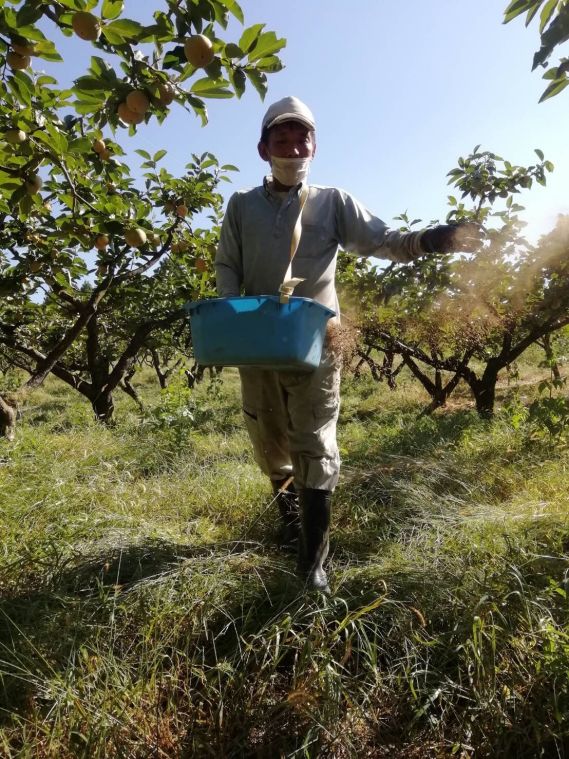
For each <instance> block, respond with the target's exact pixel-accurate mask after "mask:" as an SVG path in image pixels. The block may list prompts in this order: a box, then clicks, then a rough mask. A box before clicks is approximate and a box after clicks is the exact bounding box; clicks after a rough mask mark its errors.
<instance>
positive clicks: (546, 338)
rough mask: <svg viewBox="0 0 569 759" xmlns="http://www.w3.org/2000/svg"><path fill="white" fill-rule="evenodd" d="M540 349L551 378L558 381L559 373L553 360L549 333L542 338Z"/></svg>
mask: <svg viewBox="0 0 569 759" xmlns="http://www.w3.org/2000/svg"><path fill="white" fill-rule="evenodd" d="M542 348H543V350H544V352H545V357H546V359H547V363H548V364H549V368H550V369H551V372H552V374H553V378H554V379H556V380H560V379H561V372H560V371H559V365H558V363H557V361H556V360H555V353H554V352H553V348H552V346H551V335H550V334H549V333H548V334H546V335H544V336H543V342H542Z"/></svg>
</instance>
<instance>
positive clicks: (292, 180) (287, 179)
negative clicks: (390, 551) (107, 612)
mask: <svg viewBox="0 0 569 759" xmlns="http://www.w3.org/2000/svg"><path fill="white" fill-rule="evenodd" d="M311 161H312V158H277V157H276V156H274V155H272V156H271V169H272V172H273V177H274V178H275V179H277V180H278V181H279V182H280V183H281V184H284V185H286V187H294V186H295V185H297V184H299V183H300V182H304V181H305V179H306V177H307V176H308V171H309V169H310V163H311Z"/></svg>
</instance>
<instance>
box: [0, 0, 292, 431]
mask: <svg viewBox="0 0 569 759" xmlns="http://www.w3.org/2000/svg"><path fill="white" fill-rule="evenodd" d="M157 5H159V6H160V7H158V8H157V10H156V11H155V12H154V14H153V17H152V20H151V23H146V24H145V23H141V22H140V21H138V20H136V19H132V18H126V17H125V16H124V15H123V6H124V3H123V2H122V0H103V2H97V0H59V1H54V2H49V1H47V0H46V1H45V2H44V1H40V0H22V1H20V2H10V3H7V2H4V0H0V77H1V79H0V86H1V88H2V103H1V105H0V221H1V222H2V227H1V230H0V344H2V345H3V346H4V351H5V355H6V356H8V357H11V358H12V359H13V360H14V364H15V365H18V366H21V367H22V368H24V369H25V370H26V371H27V372H28V373H29V375H30V377H29V379H28V380H27V382H26V385H25V387H24V388H22V392H25V391H27V390H29V389H31V388H33V387H36V386H37V385H39V384H40V383H41V382H43V380H44V379H45V377H46V376H47V375H48V374H49V373H50V372H53V373H55V374H56V375H57V376H59V377H61V378H62V379H64V380H65V381H67V382H69V384H70V385H72V386H73V387H75V388H76V389H77V390H79V391H80V392H83V393H84V394H85V395H86V396H87V397H88V398H89V400H90V401H91V403H92V404H93V408H94V410H95V413H96V414H97V417H98V418H100V419H104V420H109V419H110V418H111V417H112V392H113V390H114V389H115V388H116V387H119V386H121V382H123V379H124V377H125V376H128V372H129V371H131V369H132V363H133V361H134V357H135V356H136V353H137V351H139V350H141V349H142V347H143V346H144V342H145V340H147V339H148V337H149V335H150V334H151V333H152V331H153V330H154V329H158V328H161V329H164V328H165V327H166V326H167V325H168V324H171V323H173V322H174V321H175V320H176V319H179V318H181V316H182V314H183V311H182V308H181V305H182V300H183V298H184V297H191V295H192V292H196V293H198V294H199V293H200V292H203V293H206V292H207V291H208V288H209V289H211V286H210V285H211V282H210V280H211V268H210V269H209V270H208V272H204V271H200V269H199V267H200V264H199V263H198V261H199V262H205V261H206V259H207V255H204V251H205V253H206V254H207V250H211V246H212V245H213V244H214V242H215V225H216V224H217V221H218V219H219V211H220V202H221V198H220V195H219V193H218V191H217V186H218V183H219V181H221V180H224V179H227V178H228V177H227V172H228V171H231V170H233V169H234V168H235V167H232V166H221V167H220V166H219V165H218V162H217V160H216V159H215V157H214V156H213V155H211V154H209V153H208V154H204V155H202V156H194V158H193V160H192V162H191V163H190V164H188V166H186V167H185V172H184V173H183V174H182V175H181V176H179V177H175V176H173V175H172V174H170V173H169V172H168V171H166V170H165V169H164V168H163V167H161V166H160V165H159V164H160V161H161V159H162V158H163V157H164V155H165V153H166V151H165V150H157V151H156V152H155V153H154V154H153V155H150V154H148V153H145V152H144V151H138V152H139V153H140V154H141V157H142V159H143V163H142V167H141V168H142V170H143V171H144V175H143V177H142V180H141V181H140V182H136V181H135V180H134V178H133V176H132V173H131V166H130V159H129V160H127V159H126V152H125V148H126V143H127V138H128V136H129V135H133V134H134V133H135V132H136V130H137V129H144V127H145V124H147V123H148V122H150V121H151V120H154V119H155V120H156V121H158V122H162V121H163V120H164V119H165V118H167V116H168V113H169V112H170V110H171V108H173V107H174V106H176V105H178V106H181V107H183V108H185V109H186V110H187V111H188V112H189V113H190V114H192V115H195V116H197V117H198V119H199V120H200V122H201V124H205V123H206V122H207V111H206V107H205V99H206V98H211V97H213V98H228V97H232V96H234V95H236V96H237V97H240V96H241V95H242V94H243V92H244V90H245V87H246V83H247V82H249V83H250V84H252V85H253V87H254V88H255V89H256V90H257V91H258V92H259V94H260V95H261V97H263V96H264V94H265V91H266V87H267V74H268V73H270V72H275V71H278V70H279V69H280V68H281V62H280V60H279V58H278V57H277V55H276V54H277V53H278V51H279V50H280V49H281V48H282V47H283V46H284V44H285V40H283V39H278V38H277V36H276V35H275V33H274V32H272V31H266V30H265V28H264V25H263V24H255V25H253V26H250V27H248V28H245V30H244V31H243V33H242V35H241V36H240V38H239V39H238V40H236V41H225V40H223V39H222V38H221V37H219V36H218V33H219V32H220V31H221V33H223V30H224V29H226V27H227V24H228V20H229V16H230V15H233V16H234V17H235V18H236V19H237V20H238V21H240V22H241V23H243V20H244V19H243V14H242V11H241V9H240V7H239V5H238V4H237V2H235V0H200V2H199V3H194V2H180V1H179V0H166V1H164V0H163V2H161V3H160V2H159V0H157ZM60 32H61V33H63V34H64V35H68V36H71V35H75V36H77V37H79V38H80V39H81V40H82V41H83V43H84V45H85V60H88V56H89V53H92V55H91V57H90V62H89V63H88V66H87V67H86V68H82V67H81V68H78V70H77V77H76V78H75V80H74V83H73V85H72V86H71V87H66V88H62V87H60V86H59V85H58V82H57V80H56V79H55V78H54V77H53V76H51V75H48V74H46V73H44V72H42V71H41V60H42V59H44V60H47V61H60V60H62V58H61V55H60V52H59V51H58V49H57V47H56V44H55V42H54V41H53V39H51V37H52V36H54V37H55V36H56V35H58V34H59V33H60ZM60 47H61V46H60ZM208 210H209V212H210V215H211V216H212V221H211V223H212V230H211V231H207V230H206V231H201V232H196V231H195V230H194V228H193V219H194V217H195V216H196V214H198V213H200V214H203V213H204V212H205V213H207V211H208ZM200 251H201V253H200ZM169 261H170V262H172V265H171V266H170V265H168V264H167V262H169ZM174 262H175V266H174ZM173 267H174V268H173ZM176 267H177V268H176ZM174 270H175V271H176V272H177V275H176V276H174V275H173V272H174ZM167 273H168V274H167ZM204 273H205V274H206V279H207V281H205V280H204ZM208 277H209V279H208ZM166 282H168V285H167V286H166V284H165V283H166ZM164 287H167V288H170V289H169V290H167V291H166V290H164V289H163V288H164ZM161 288H162V290H161ZM159 291H161V292H162V293H163V296H164V297H163V299H162V300H160V301H158V300H157V299H156V298H154V299H153V298H152V297H151V295H149V293H152V292H159ZM68 351H73V354H71V353H70V354H69V355H70V356H71V355H73V358H72V359H70V360H69V361H67V363H66V360H65V356H66V355H67V353H68ZM80 353H81V354H82V358H79V354H80ZM85 383H86V384H85ZM21 395H22V393H20V396H21ZM6 405H7V404H6V399H4V401H3V402H2V404H0V419H3V420H5V424H8V413H9V412H8V411H7V410H6ZM8 405H10V404H8ZM3 424H4V422H3ZM2 429H3V428H2V426H1V425H0V434H1V433H2Z"/></svg>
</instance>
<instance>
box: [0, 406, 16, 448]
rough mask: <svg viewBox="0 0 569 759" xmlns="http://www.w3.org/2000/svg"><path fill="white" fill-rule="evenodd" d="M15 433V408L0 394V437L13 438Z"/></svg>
mask: <svg viewBox="0 0 569 759" xmlns="http://www.w3.org/2000/svg"><path fill="white" fill-rule="evenodd" d="M15 434H16V409H15V408H14V407H13V406H12V405H11V404H10V403H8V402H7V401H6V400H5V399H4V398H2V396H1V395H0V437H5V438H8V440H13V439H14V436H15Z"/></svg>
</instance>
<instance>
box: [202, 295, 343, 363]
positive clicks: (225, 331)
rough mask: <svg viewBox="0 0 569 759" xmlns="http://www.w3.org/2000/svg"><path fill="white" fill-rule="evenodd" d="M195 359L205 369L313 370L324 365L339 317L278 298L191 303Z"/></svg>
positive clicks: (317, 307)
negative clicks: (329, 334)
mask: <svg viewBox="0 0 569 759" xmlns="http://www.w3.org/2000/svg"><path fill="white" fill-rule="evenodd" d="M187 310H188V312H189V314H190V324H191V331H192V344H193V348H194V355H195V357H196V360H197V361H198V363H200V364H202V365H204V366H259V367H261V368H263V369H279V370H310V369H314V368H316V367H317V366H318V364H319V363H320V357H321V355H322V346H323V344H324V336H325V334H326V323H327V321H328V319H330V317H331V316H334V315H335V312H334V311H332V310H331V309H329V308H326V307H325V306H322V305H320V303H316V301H314V300H311V299H310V298H296V297H291V298H290V300H289V302H288V303H280V300H279V298H278V296H275V295H248V296H244V297H240V298H213V299H211V300H198V301H195V302H193V303H188V305H187Z"/></svg>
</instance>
